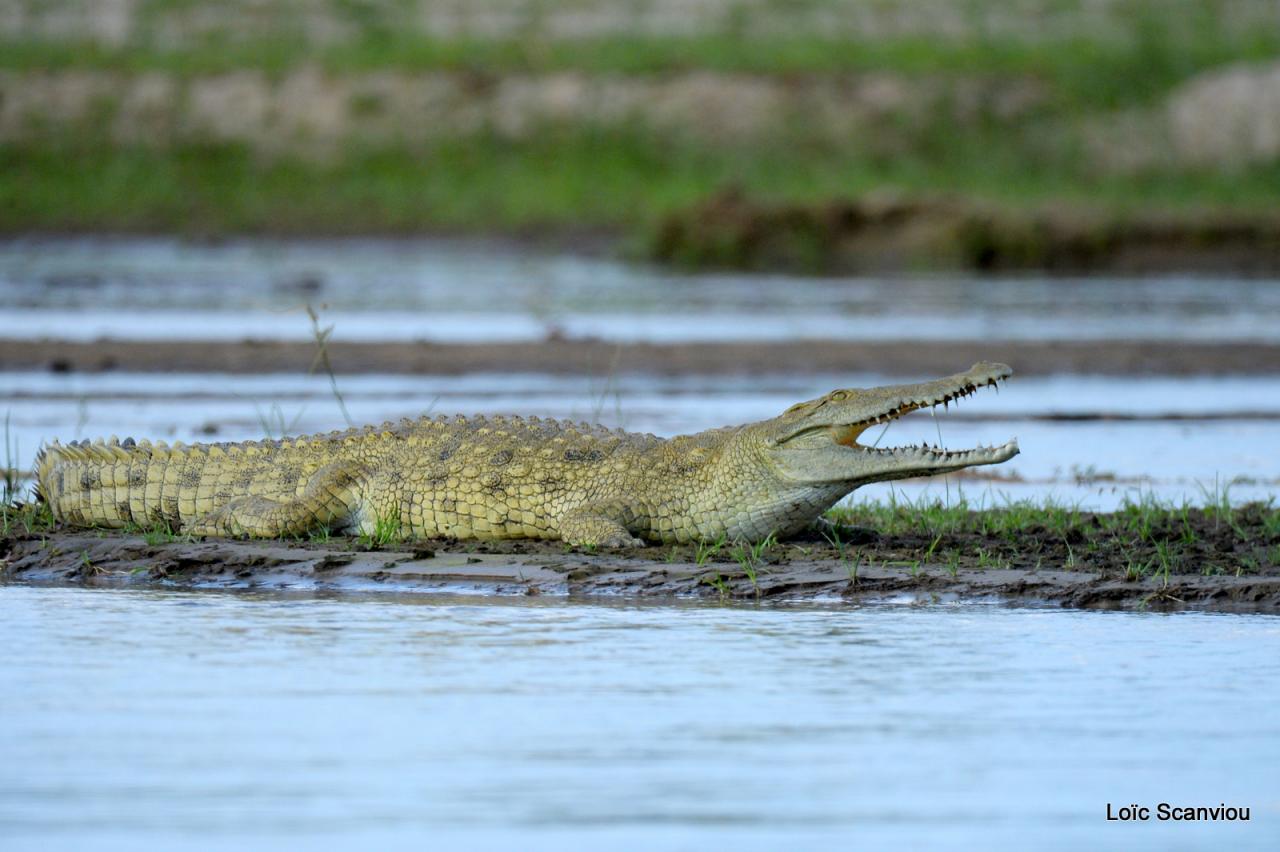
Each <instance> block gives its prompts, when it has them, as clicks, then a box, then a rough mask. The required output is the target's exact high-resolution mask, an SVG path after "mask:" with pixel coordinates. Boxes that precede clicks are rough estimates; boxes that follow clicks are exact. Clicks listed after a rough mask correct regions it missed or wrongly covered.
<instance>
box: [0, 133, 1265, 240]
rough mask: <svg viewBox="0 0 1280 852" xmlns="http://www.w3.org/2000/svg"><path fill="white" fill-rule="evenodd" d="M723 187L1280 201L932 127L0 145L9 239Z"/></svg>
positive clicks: (511, 215) (459, 209)
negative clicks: (892, 140) (875, 146)
mask: <svg viewBox="0 0 1280 852" xmlns="http://www.w3.org/2000/svg"><path fill="white" fill-rule="evenodd" d="M935 136H936V138H935ZM947 138H950V142H949V143H945V144H944V141H943V140H945V139H947ZM913 145H914V146H915V147H912V146H913ZM726 186H734V187H737V188H739V189H742V190H743V191H745V192H746V193H747V194H748V195H750V196H751V197H753V198H757V199H761V200H769V201H790V202H822V201H826V200H829V199H831V198H838V197H850V196H856V195H858V194H861V193H864V192H867V191H870V190H879V189H884V188H895V189H899V190H902V191H906V192H921V193H929V194H936V193H948V192H949V193H955V194H960V195H965V196H970V197H976V198H982V199H988V200H992V201H996V202H999V203H1004V204H1007V205H1011V206H1017V205H1022V204H1035V203H1039V202H1043V201H1045V200H1054V201H1066V202H1076V203H1081V204H1088V205H1090V206H1093V207H1103V208H1106V209H1110V210H1114V211H1117V212H1122V211H1125V210H1132V209H1141V208H1144V207H1204V206H1216V207H1231V208H1244V209H1254V210H1258V211H1263V212H1265V211H1268V210H1273V209H1274V201H1275V198H1276V197H1280V163H1276V164H1274V165H1271V166H1267V167H1260V168H1255V169H1253V170H1251V171H1245V172H1242V173H1236V174H1222V173H1216V172H1203V173H1197V172H1179V173H1160V174H1147V175H1135V176H1119V175H1112V176H1103V175H1100V174H1095V173H1093V172H1091V171H1090V170H1089V169H1088V168H1087V167H1085V166H1083V165H1082V164H1081V163H1080V161H1079V160H1078V159H1077V158H1074V157H1073V156H1072V152H1071V150H1070V146H1064V147H1063V148H1062V149H1061V150H1039V149H1037V148H1036V146H1035V145H1032V144H1031V143H1027V144H1026V145H1024V144H1023V142H1022V141H1021V140H1020V139H1019V138H1017V135H1016V134H1012V135H1002V134H998V133H994V132H990V131H988V130H983V129H971V130H968V131H960V130H958V129H956V130H955V131H954V132H953V133H952V134H951V135H950V137H948V135H947V133H945V132H943V131H942V130H939V131H938V132H937V133H936V134H935V135H930V136H922V137H919V138H916V139H915V141H914V142H913V143H906V142H904V143H903V145H902V147H901V148H900V149H899V150H898V151H897V152H896V153H895V154H893V155H892V156H888V155H886V154H881V153H877V152H875V151H873V150H868V149H864V148H857V147H849V148H839V147H832V146H827V145H822V144H817V143H814V142H812V141H810V142H809V143H805V142H804V141H803V140H797V141H796V143H795V144H789V145H783V144H779V145H773V146H763V147H760V148H754V149H733V148H720V149H717V148H714V147H712V146H709V145H701V144H697V143H694V142H691V141H684V142H678V141H675V140H662V139H658V138H654V137H652V136H650V135H647V134H643V133H639V132H637V133H625V132H622V131H615V132H609V133H604V132H599V133H594V132H588V131H571V130H564V131H559V132H554V133H552V132H549V133H547V134H545V135H542V136H540V137H538V138H536V139H533V140H530V141H527V142H512V141H504V140H500V139H496V138H490V137H485V138H479V139H472V140H465V141H456V142H451V143H442V144H440V145H438V146H435V147H433V148H432V149H431V150H429V151H426V152H423V153H420V154H419V153H413V152H409V151H382V152H364V153H362V152H356V151H353V152H350V153H349V154H348V155H346V156H343V157H340V158H339V159H338V160H337V161H336V162H333V163H331V164H323V163H319V162H314V161H303V160H293V159H262V158H258V157H255V156H254V155H252V154H251V153H249V152H248V151H246V150H244V149H243V148H240V147H236V146H230V145H224V146H186V147H179V148H175V149H169V150H161V149H150V150H149V149H142V148H132V149H117V148H111V147H109V146H106V145H95V144H93V143H92V142H88V141H84V140H81V141H80V142H78V143H77V142H74V141H63V142H60V143H57V144H52V143H51V144H49V145H40V146H14V145H8V146H0V231H8V232H31V231H42V230H43V231H89V230H109V231H114V232H174V231H178V232H181V233H186V234H188V235H193V236H200V235H211V234H228V233H274V234H376V233H392V234H394V233H412V232H420V231H422V230H424V229H426V230H437V231H450V230H459V231H461V230H471V231H474V230H482V231H521V230H526V231H527V230H532V231H534V232H537V230H538V229H542V228H550V229H564V228H575V227H583V226H586V227H591V228H593V229H605V230H613V231H621V232H626V233H631V234H633V235H637V236H638V235H641V234H644V233H647V232H648V231H649V229H651V228H653V227H654V226H655V224H656V223H657V222H658V221H659V220H660V219H661V217H662V216H664V215H666V214H669V213H671V212H674V211H677V210H681V209H685V208H687V207H689V206H690V205H692V204H695V203H697V202H699V201H701V200H703V199H705V198H706V197H707V196H708V195H710V194H712V193H715V192H718V191H720V190H722V189H723V188H725V187H726Z"/></svg>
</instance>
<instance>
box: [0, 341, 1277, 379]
mask: <svg viewBox="0 0 1280 852" xmlns="http://www.w3.org/2000/svg"><path fill="white" fill-rule="evenodd" d="M327 349H328V352H329V356H330V360H331V363H332V364H333V367H334V369H335V370H336V371H337V372H339V373H389V374H422V375H460V374H464V373H476V372H481V373H482V372H499V373H542V374H558V375H589V376H602V375H610V374H614V373H650V374H653V373H657V374H660V375H687V374H691V373H697V374H702V375H708V374H710V375H726V374H733V375H742V374H772V373H788V372H791V373H795V372H805V373H822V372H830V373H838V372H849V371H859V372H869V373H877V374H880V375H885V376H920V375H933V374H936V373H937V372H938V369H939V365H950V366H954V365H956V364H970V363H973V362H975V361H979V360H983V359H987V360H998V361H1003V362H1005V363H1009V364H1014V365H1016V366H1017V369H1018V373H1019V375H1024V376H1026V375H1052V374H1062V373H1068V374H1069V373H1078V374H1085V373H1090V374H1096V375H1143V374H1159V375H1166V376H1190V375H1226V374H1240V375H1271V374H1274V373H1275V372H1276V371H1278V370H1280V346H1277V345H1274V344H1266V343H1238V344H1237V343H1201V342H1183V341H1158V340H1157V341H1123V340H1121V341H1047V342H1035V341H1004V342H1001V341H990V340H974V341H966V340H958V341H919V342H915V341H902V342H873V343H858V342H851V341H835V340H832V341H824V340H812V341H795V342H785V343H683V344H646V343H640V344H626V345H623V344H616V343H608V342H605V341H599V340H564V339H555V338H552V339H548V340H545V341H538V342H516V343H482V344H449V343H402V342H388V343H341V342H335V343H330V344H329V345H328V347H327ZM315 356H316V348H315V344H314V343H308V342H278V341H253V340H245V341H239V342H218V341H189V342H145V343H143V342H132V341H127V340H122V341H114V340H99V341H93V342H88V343H81V342H71V341H56V340H42V341H25V340H3V339H0V370H49V371H51V372H56V373H65V372H89V373H96V372H104V371H109V370H118V371H122V372H146V373H149V372H160V373H169V372H185V373H245V374H252V373H298V372H301V373H305V372H307V371H309V370H311V369H312V367H313V364H314V362H315Z"/></svg>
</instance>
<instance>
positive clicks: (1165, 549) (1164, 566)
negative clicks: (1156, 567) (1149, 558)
mask: <svg viewBox="0 0 1280 852" xmlns="http://www.w3.org/2000/svg"><path fill="white" fill-rule="evenodd" d="M1156 559H1157V561H1159V563H1160V574H1161V576H1162V577H1163V578H1164V585H1165V586H1168V585H1169V571H1170V569H1171V567H1172V563H1173V557H1172V556H1171V555H1170V553H1169V542H1167V541H1157V542H1156Z"/></svg>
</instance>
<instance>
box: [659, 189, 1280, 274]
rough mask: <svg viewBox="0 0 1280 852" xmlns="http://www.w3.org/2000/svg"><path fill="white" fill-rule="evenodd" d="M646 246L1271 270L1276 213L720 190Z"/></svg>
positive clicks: (874, 263) (787, 255) (667, 254)
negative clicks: (761, 195) (797, 198)
mask: <svg viewBox="0 0 1280 852" xmlns="http://www.w3.org/2000/svg"><path fill="white" fill-rule="evenodd" d="M649 248H650V252H651V254H652V255H653V256H654V257H655V258H657V259H659V260H662V261H666V262H670V263H676V264H681V265H685V266H691V267H696V268H706V267H723V268H731V269H752V270H761V269H770V270H784V269H785V270H808V271H821V272H829V273H866V272H882V271H892V270H902V269H922V268H941V269H964V270H973V271H978V272H1002V271H1013V270H1043V271H1047V272H1055V273H1062V274H1081V273H1099V272H1109V273H1122V274H1141V273H1154V272H1200V273H1205V272H1221V273H1232V274H1246V275H1249V274H1252V275H1273V274H1275V273H1277V272H1278V271H1280V217H1277V216H1275V215H1274V214H1271V213H1266V212H1258V213H1256V214H1246V213H1241V212H1234V213H1223V212H1214V211H1199V212H1195V211H1188V212H1185V213H1164V212H1159V211H1154V210H1147V211H1144V212H1141V213H1131V214H1127V215H1120V214H1114V213H1106V212H1103V211H1098V210H1090V209H1088V208H1084V207H1079V208H1074V209H1073V208H1071V207H1070V206H1062V205H1055V206H1053V207H1047V208H1043V209H1018V210H1014V209H1006V208H1000V207H997V206H994V205H984V204H982V203H979V202H974V201H968V200H961V199H955V198H907V197H898V196H882V197H874V196H869V197H865V198H859V199H849V200H842V199H833V200H832V201H830V202H827V203H818V204H775V203H768V202H764V201H758V200H755V199H751V198H748V197H746V196H745V195H743V194H741V193H739V192H736V191H729V192H724V193H720V194H718V195H716V196H714V197H712V198H710V199H708V200H707V201H705V202H703V203H701V204H698V205H695V206H694V207H691V208H689V209H687V210H684V211H679V212H676V213H673V214H671V215H669V216H667V217H666V219H665V220H664V221H663V222H662V223H661V224H660V226H659V227H658V228H657V230H656V232H655V234H654V236H653V238H652V240H651V243H650V247H649Z"/></svg>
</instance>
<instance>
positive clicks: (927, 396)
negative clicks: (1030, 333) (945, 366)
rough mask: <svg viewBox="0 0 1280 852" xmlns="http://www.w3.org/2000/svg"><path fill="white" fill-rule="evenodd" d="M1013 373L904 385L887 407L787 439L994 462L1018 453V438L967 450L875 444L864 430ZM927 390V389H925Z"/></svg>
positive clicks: (904, 455) (947, 460)
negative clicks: (942, 385) (949, 383)
mask: <svg viewBox="0 0 1280 852" xmlns="http://www.w3.org/2000/svg"><path fill="white" fill-rule="evenodd" d="M1011 375H1012V371H1010V370H1009V369H1008V368H1007V367H1001V368H999V369H994V370H991V371H989V372H985V373H983V374H978V375H966V376H965V377H963V379H962V380H961V381H959V382H958V383H957V384H956V385H954V386H953V387H951V388H949V389H939V388H938V387H937V384H938V383H937V382H929V383H925V384H921V385H910V386H905V387H904V388H903V390H904V391H906V394H905V395H904V396H902V397H899V398H898V399H896V400H889V401H886V403H885V405H884V407H883V409H881V410H880V411H877V412H876V413H874V414H872V415H870V416H869V417H867V418H865V419H862V420H858V421H855V422H853V423H846V424H836V425H830V424H829V425H822V426H810V427H808V428H806V429H802V430H800V431H799V432H797V433H796V434H794V435H792V436H790V437H789V438H787V439H785V440H784V442H783V443H791V442H796V441H799V443H803V444H808V445H810V446H813V445H815V444H817V443H819V442H820V441H821V439H822V438H824V437H825V438H826V439H828V440H831V441H833V442H835V443H836V444H839V445H840V446H844V447H849V448H850V449H854V450H858V451H860V452H863V453H868V454H874V455H878V456H885V457H893V458H900V459H903V460H919V461H922V462H930V461H936V462H938V463H940V464H944V465H947V466H950V465H956V464H958V465H965V464H984V463H986V464H990V463H993V462H1001V461H1005V460H1007V459H1010V458H1013V457H1014V456H1016V455H1017V454H1018V442H1017V440H1011V441H1007V442H1005V443H1004V444H1001V445H1000V446H996V447H985V446H979V447H975V448H973V449H967V450H948V449H945V448H943V447H939V446H933V445H930V444H927V443H926V444H921V445H919V446H911V447H883V448H881V447H875V446H867V445H865V444H862V443H860V442H859V440H858V439H859V438H861V437H862V434H863V433H864V432H865V431H866V430H868V429H870V428H871V427H872V426H876V425H879V424H887V423H891V422H892V421H894V420H897V419H898V418H900V417H903V416H905V415H907V414H910V413H911V412H913V411H919V410H921V409H932V408H936V407H937V406H939V405H941V406H943V407H944V408H947V407H949V406H950V404H951V403H952V402H954V401H956V400H959V399H962V398H964V397H968V396H971V395H973V394H974V393H977V391H978V390H979V389H981V388H984V387H992V388H998V387H999V384H1000V382H1002V381H1004V380H1006V379H1008V378H1009V377H1010V376H1011ZM921 392H923V393H921Z"/></svg>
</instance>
